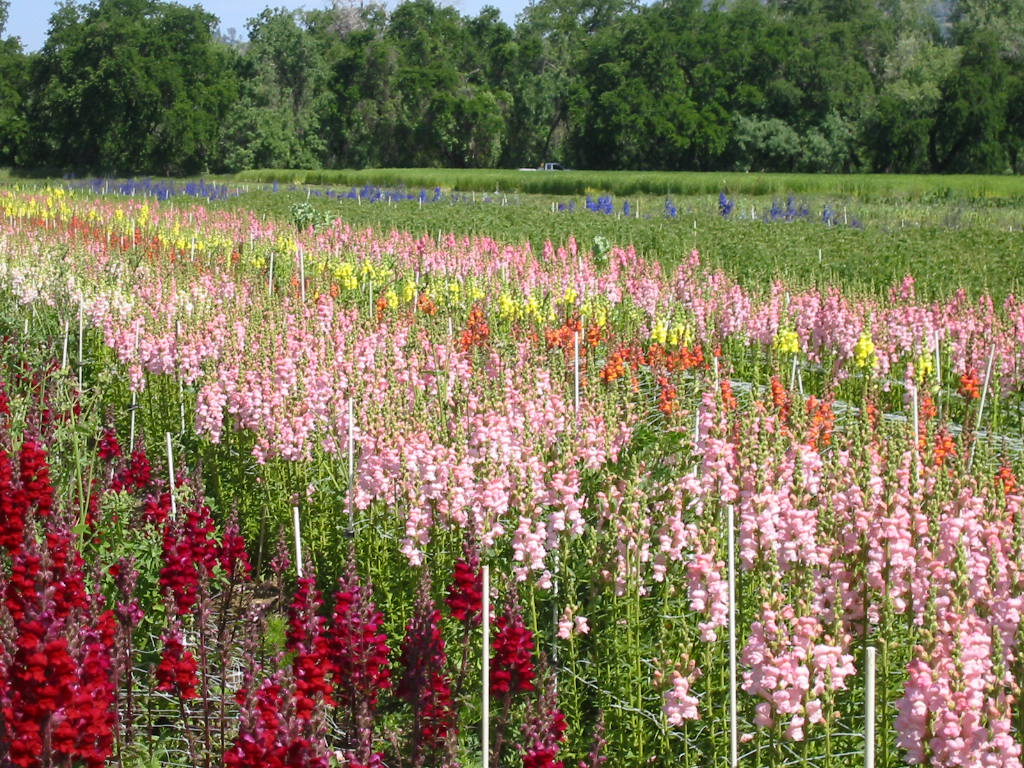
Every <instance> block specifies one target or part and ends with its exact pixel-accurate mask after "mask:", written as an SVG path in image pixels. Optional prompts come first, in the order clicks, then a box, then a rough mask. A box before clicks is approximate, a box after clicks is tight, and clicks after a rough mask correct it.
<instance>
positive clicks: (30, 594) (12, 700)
mask: <svg viewBox="0 0 1024 768" xmlns="http://www.w3.org/2000/svg"><path fill="white" fill-rule="evenodd" d="M10 569H11V575H10V578H9V579H8V580H7V584H6V589H5V592H4V605H3V607H4V608H5V609H6V613H7V617H5V618H6V619H7V620H9V624H8V621H7V620H5V621H4V622H3V623H4V624H5V625H8V626H9V627H10V629H11V631H10V632H9V633H8V636H6V637H3V638H0V702H2V703H3V704H2V710H0V722H4V723H5V728H4V731H0V750H4V749H5V748H6V751H7V753H8V755H9V757H10V762H11V764H13V765H15V766H19V768H36V767H37V766H40V765H42V762H41V761H42V759H43V755H44V754H45V750H46V746H47V745H48V748H49V755H50V757H51V759H52V761H53V764H57V763H60V764H64V763H65V762H67V763H68V764H72V763H74V764H82V763H84V764H85V765H87V766H89V768H100V766H103V765H104V764H105V763H106V761H107V758H108V757H109V756H110V754H111V752H112V748H113V729H114V727H115V726H116V715H115V711H114V685H113V677H112V673H111V667H112V648H113V645H114V619H113V614H112V613H111V612H109V611H107V612H105V613H103V614H101V615H99V616H98V617H94V616H92V615H91V613H90V612H89V611H88V607H89V606H88V599H87V596H86V593H85V588H84V582H83V577H82V559H81V557H80V556H79V555H78V552H77V549H76V548H75V547H74V546H73V541H72V537H71V534H70V532H68V531H67V530H61V529H57V528H55V527H54V526H51V528H50V529H49V530H47V532H46V553H45V555H41V554H40V553H39V552H38V545H37V544H36V543H35V541H34V540H33V539H31V538H29V539H28V540H26V541H24V542H23V545H22V546H21V547H19V548H18V549H17V550H15V551H14V553H13V554H12V557H11V568H10ZM5 656H6V659H7V661H8V664H7V665H6V666H5V665H4V663H3V659H4V657H5ZM7 739H9V743H5V740H7Z"/></svg>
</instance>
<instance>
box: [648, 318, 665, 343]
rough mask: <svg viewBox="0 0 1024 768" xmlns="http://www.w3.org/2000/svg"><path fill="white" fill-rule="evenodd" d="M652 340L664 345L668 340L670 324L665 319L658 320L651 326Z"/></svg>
mask: <svg viewBox="0 0 1024 768" xmlns="http://www.w3.org/2000/svg"><path fill="white" fill-rule="evenodd" d="M651 341H652V342H654V343H655V344H660V345H661V346H663V347H664V346H665V344H666V343H667V342H668V325H666V324H665V321H664V320H658V321H657V322H656V323H655V324H654V327H653V328H651Z"/></svg>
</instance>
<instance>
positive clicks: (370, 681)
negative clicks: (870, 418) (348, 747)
mask: <svg viewBox="0 0 1024 768" xmlns="http://www.w3.org/2000/svg"><path fill="white" fill-rule="evenodd" d="M339 587H340V589H339V591H338V592H337V593H335V595H334V616H333V619H332V622H331V628H330V630H329V632H328V648H329V653H330V659H331V665H332V667H333V669H334V699H335V701H336V702H337V705H338V706H339V707H345V708H347V709H350V710H352V711H353V712H355V711H356V710H357V708H363V709H365V710H368V711H369V712H371V713H372V712H373V710H374V709H375V708H376V706H377V695H378V694H379V693H380V692H381V691H383V690H386V689H387V688H390V687H391V672H390V670H389V669H388V653H389V652H390V651H389V649H388V637H387V635H385V634H384V633H383V632H382V631H381V627H382V625H383V624H384V616H383V614H381V613H380V612H379V611H378V610H377V607H376V606H375V605H374V603H373V600H372V596H371V593H370V590H369V588H368V587H365V586H363V585H362V584H360V583H359V580H358V577H356V576H355V574H354V573H352V574H350V575H349V576H348V577H347V578H345V579H342V580H341V581H340V582H339Z"/></svg>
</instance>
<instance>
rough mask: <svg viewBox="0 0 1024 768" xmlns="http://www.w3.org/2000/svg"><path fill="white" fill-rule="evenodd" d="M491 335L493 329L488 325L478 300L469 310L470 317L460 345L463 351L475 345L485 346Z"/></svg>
mask: <svg viewBox="0 0 1024 768" xmlns="http://www.w3.org/2000/svg"><path fill="white" fill-rule="evenodd" d="M490 337H491V329H490V327H488V325H487V318H485V317H484V311H483V309H482V308H481V306H480V303H479V302H477V303H476V304H474V305H473V306H472V308H471V309H470V310H469V319H468V320H467V322H466V330H464V331H463V332H462V334H461V335H460V336H459V347H460V348H461V349H462V351H463V352H468V351H469V350H470V349H472V348H473V347H474V346H483V345H484V344H486V343H487V340H488V339H489V338H490Z"/></svg>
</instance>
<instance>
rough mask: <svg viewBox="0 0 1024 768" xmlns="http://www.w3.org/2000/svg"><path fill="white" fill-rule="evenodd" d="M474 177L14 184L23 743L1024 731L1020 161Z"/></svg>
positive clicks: (352, 746)
mask: <svg viewBox="0 0 1024 768" xmlns="http://www.w3.org/2000/svg"><path fill="white" fill-rule="evenodd" d="M536 175H542V174H536ZM448 178H449V177H447V176H443V175H435V176H424V177H423V181H425V182H427V183H424V184H422V186H420V185H418V182H414V181H413V179H412V178H410V177H402V178H398V177H396V178H395V179H390V178H379V179H376V180H375V183H374V184H370V183H368V181H369V180H368V179H360V180H356V179H352V178H349V177H342V176H337V177H332V178H330V179H327V178H323V179H321V178H318V179H315V180H309V179H307V181H317V182H324V184H317V185H316V186H309V185H305V184H295V183H294V182H295V181H296V179H295V178H283V177H282V178H279V179H275V178H273V177H271V176H267V177H261V178H251V179H233V180H217V181H216V182H189V183H186V182H156V181H151V180H144V181H138V180H136V181H131V182H127V181H114V180H102V179H96V180H69V181H65V182H59V183H58V182H53V183H51V184H49V185H45V186H44V185H25V184H22V185H14V184H12V185H9V186H7V187H0V334H2V335H3V337H4V344H3V346H2V347H0V593H2V595H3V598H4V599H3V603H2V604H0V627H2V628H3V631H2V632H0V765H3V766H7V765H11V766H19V767H25V768H34V767H35V766H41V767H45V768H50V767H51V766H97V767H98V766H105V765H116V766H128V767H130V768H135V767H136V766H140V767H141V766H164V765H168V766H220V765H225V766H296V767H297V766H345V767H347V768H356V767H358V766H403V767H405V766H440V765H450V766H478V765H489V766H494V767H495V768H498V767H499V766H505V767H511V766H523V767H524V768H540V767H541V766H543V767H545V768H556V767H558V766H561V767H562V768H566V767H568V766H573V767H575V766H582V767H584V768H595V767H596V766H608V768H612V767H617V766H633V765H654V766H666V767H668V766H693V767H696V766H706V765H713V766H718V765H734V764H739V765H749V766H778V765H800V766H836V767H838V766H847V765H860V764H872V765H878V766H900V765H908V764H911V765H913V764H924V765H930V766H966V765H970V766H987V765H992V766H1011V768H1013V767H1014V766H1017V767H1018V768H1019V766H1020V765H1021V749H1022V743H1024V709H1022V707H1021V706H1020V695H1021V681H1022V680H1024V660H1022V658H1021V643H1022V641H1024V629H1022V619H1021V616H1022V612H1024V567H1022V563H1024V491H1022V489H1021V486H1020V483H1019V481H1018V477H1019V476H1020V473H1021V468H1022V456H1021V454H1022V450H1024V442H1022V440H1024V419H1022V410H1021V405H1022V400H1021V392H1022V391H1024V304H1022V303H1021V302H1020V300H1018V299H1017V298H1016V296H1015V295H1014V292H1015V291H1016V290H1017V288H1018V285H1017V283H1018V281H1019V279H1020V277H1019V274H1020V272H1021V270H1022V268H1021V266H1020V263H1021V261H1022V257H1024V208H1022V207H1021V205H1020V201H1021V200H1022V199H1024V194H1021V190H1019V189H1018V188H1017V187H1016V186H1014V184H1013V181H1014V180H998V181H997V182H993V183H992V184H987V183H986V182H985V180H973V181H971V182H970V184H972V185H976V186H964V187H962V188H959V187H958V188H957V191H955V192H951V191H949V190H951V189H953V188H954V184H959V183H961V182H960V181H957V180H949V182H948V187H941V186H940V185H939V182H935V181H934V180H933V181H928V180H925V181H923V182H921V184H922V185H927V184H933V186H932V187H931V189H932V191H933V192H934V194H930V193H927V192H922V193H920V194H916V193H915V194H909V193H907V194H903V196H902V197H901V191H900V188H899V187H898V185H897V184H896V182H897V181H898V180H893V186H891V187H888V188H886V191H884V192H880V191H879V192H877V193H867V192H864V193H861V194H858V193H857V192H858V191H860V190H859V189H858V190H853V191H851V190H850V188H846V187H841V186H840V185H841V184H843V183H845V182H844V181H837V182H836V184H837V187H836V188H835V189H829V188H828V186H827V183H826V182H827V179H822V180H818V181H817V182H815V185H814V186H807V187H798V186H797V185H796V183H794V184H793V187H792V188H791V189H786V188H785V183H786V180H785V179H782V180H779V179H775V180H772V181H771V184H772V185H775V184H778V185H780V187H781V188H780V187H775V186H769V187H767V188H753V187H750V188H747V187H743V186H742V185H741V184H740V181H739V180H734V179H732V178H730V179H728V180H727V183H726V185H725V187H723V186H722V183H721V182H722V179H718V178H717V177H716V179H717V183H710V182H709V184H710V191H709V190H708V189H704V188H700V189H689V190H687V189H679V190H678V191H677V192H676V193H675V194H671V193H670V194H668V195H666V194H664V193H663V192H661V191H658V190H655V189H653V188H650V189H648V188H643V189H641V188H639V187H638V188H637V189H636V190H635V191H633V192H632V194H630V193H629V192H627V191H623V190H615V189H610V188H608V187H607V186H606V187H604V188H602V187H600V186H599V182H597V181H596V180H588V181H587V182H586V185H587V186H585V187H584V188H583V189H580V190H576V191H571V192H569V191H566V192H563V191H561V190H548V191H547V192H546V194H543V195H540V194H538V195H533V194H527V192H526V191H525V190H519V191H515V190H511V189H509V191H503V190H505V189H506V188H505V186H504V184H502V185H501V186H500V188H499V189H493V188H491V189H480V188H477V189H473V188H461V189H454V190H453V189H452V188H451V187H450V186H448V185H446V184H444V183H441V182H442V181H444V180H447V179H448ZM645 183H648V182H645ZM649 183H651V184H657V183H659V182H658V181H656V180H651V181H650V182H649ZM694 183H696V182H694ZM866 183H868V184H880V183H881V182H878V181H870V182H866ZM962 183H964V184H965V185H966V184H967V183H968V182H966V181H965V182H962ZM379 184H384V185H385V186H378V185H379ZM332 185H333V186H332ZM591 185H593V186H591ZM496 186H497V185H496ZM861 189H863V188H861ZM877 189H881V187H878V188H877ZM903 192H904V193H905V192H906V189H904V190H903ZM655 194H656V195H657V196H655ZM866 761H870V763H867V762H866Z"/></svg>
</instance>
